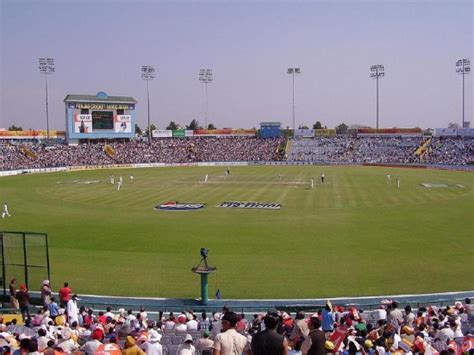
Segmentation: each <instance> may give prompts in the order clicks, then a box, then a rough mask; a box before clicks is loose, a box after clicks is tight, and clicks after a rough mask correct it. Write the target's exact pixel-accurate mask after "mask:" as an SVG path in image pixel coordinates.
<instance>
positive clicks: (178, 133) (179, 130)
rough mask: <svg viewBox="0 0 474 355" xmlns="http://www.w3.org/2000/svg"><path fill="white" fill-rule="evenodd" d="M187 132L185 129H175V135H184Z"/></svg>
mask: <svg viewBox="0 0 474 355" xmlns="http://www.w3.org/2000/svg"><path fill="white" fill-rule="evenodd" d="M184 136H185V132H184V129H177V130H174V131H173V137H184Z"/></svg>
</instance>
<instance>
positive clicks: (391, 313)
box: [0, 280, 474, 355]
mask: <svg viewBox="0 0 474 355" xmlns="http://www.w3.org/2000/svg"><path fill="white" fill-rule="evenodd" d="M12 282H13V280H12ZM20 290H21V291H22V292H24V293H27V294H28V290H27V289H26V287H25V286H24V285H20ZM17 296H18V293H17V292H16V293H15V291H14V292H13V294H12V299H14V298H16V297H17ZM58 298H59V299H58V302H56V299H55V296H54V295H53V293H52V292H51V288H50V286H49V281H48V280H45V281H44V282H43V284H42V287H41V302H42V303H43V305H42V307H39V308H37V310H36V311H35V312H31V315H30V312H29V310H27V309H28V308H30V305H29V303H28V302H26V303H24V302H23V303H22V302H21V301H20V308H18V304H14V302H13V301H12V307H13V309H14V310H15V309H18V310H20V311H21V314H22V316H23V320H24V325H20V324H19V322H18V321H17V320H16V319H14V320H13V321H9V322H4V321H3V319H0V349H1V350H2V354H11V353H13V354H28V353H29V354H40V353H44V354H57V353H78V354H79V353H81V354H84V353H85V354H145V353H146V354H153V355H154V354H157V355H162V354H167V355H209V354H213V355H239V354H245V355H273V354H282V355H286V354H293V355H313V354H335V353H337V354H380V355H383V354H414V353H420V354H421V353H423V354H437V353H439V354H451V353H454V354H458V353H462V352H461V350H462V351H463V352H468V353H469V351H470V350H471V351H474V349H472V348H473V346H474V345H473V340H474V338H473V337H472V334H471V329H472V326H473V320H474V319H473V315H474V314H473V308H472V306H471V300H470V299H469V298H466V299H465V300H464V302H460V301H457V302H455V303H454V305H452V306H446V307H435V306H430V307H428V308H426V307H420V308H418V309H412V308H411V307H410V306H409V305H407V306H406V307H404V309H400V308H399V305H398V303H397V302H396V301H391V300H390V301H389V300H386V301H383V302H382V303H381V304H380V306H379V308H378V309H377V310H376V311H369V312H367V311H365V312H364V311H363V310H361V309H358V308H356V307H354V306H349V307H342V306H333V305H332V304H331V302H330V301H328V302H327V303H326V305H325V307H324V308H323V309H321V310H320V311H318V312H316V313H311V314H305V313H304V312H298V313H296V315H295V316H294V317H292V316H291V314H290V313H287V312H268V313H257V314H254V315H253V318H252V317H251V319H246V317H245V315H244V314H237V313H234V312H232V311H231V310H230V309H229V308H228V307H224V308H223V309H222V312H215V313H213V314H212V315H207V314H206V313H205V312H203V313H200V314H197V313H195V312H193V311H192V310H187V311H183V312H180V313H166V314H165V313H163V312H159V314H157V316H151V315H149V314H148V313H147V312H146V310H145V309H144V308H141V309H140V310H139V311H135V312H134V311H133V310H132V309H129V310H125V309H118V310H112V309H111V307H106V309H104V310H93V309H91V308H86V307H84V306H81V305H80V301H81V300H80V298H78V297H77V295H75V294H73V291H72V290H71V288H70V287H69V285H68V284H67V283H65V284H64V286H63V287H62V288H61V289H60V290H59V292H58ZM22 304H23V308H22V306H21V305H22ZM25 307H26V309H25ZM33 313H34V315H33ZM104 348H106V349H109V350H108V351H109V352H104V351H106V349H104ZM113 351H115V352H113Z"/></svg>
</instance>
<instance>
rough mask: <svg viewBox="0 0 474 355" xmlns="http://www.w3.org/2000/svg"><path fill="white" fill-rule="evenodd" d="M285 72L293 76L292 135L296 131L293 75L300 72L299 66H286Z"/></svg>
mask: <svg viewBox="0 0 474 355" xmlns="http://www.w3.org/2000/svg"><path fill="white" fill-rule="evenodd" d="M287 74H290V75H291V76H292V77H293V137H294V136H295V133H296V127H295V122H296V121H295V75H298V74H301V69H300V68H288V71H287Z"/></svg>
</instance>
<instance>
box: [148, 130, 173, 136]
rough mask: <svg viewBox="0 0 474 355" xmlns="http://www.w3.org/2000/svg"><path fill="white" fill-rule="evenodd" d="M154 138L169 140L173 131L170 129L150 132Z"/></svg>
mask: <svg viewBox="0 0 474 355" xmlns="http://www.w3.org/2000/svg"><path fill="white" fill-rule="evenodd" d="M151 133H152V135H153V137H155V138H170V137H173V131H172V130H170V129H155V130H153V131H152V132H151Z"/></svg>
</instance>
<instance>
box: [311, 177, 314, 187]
mask: <svg viewBox="0 0 474 355" xmlns="http://www.w3.org/2000/svg"><path fill="white" fill-rule="evenodd" d="M311 188H312V189H314V179H313V178H311Z"/></svg>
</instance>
